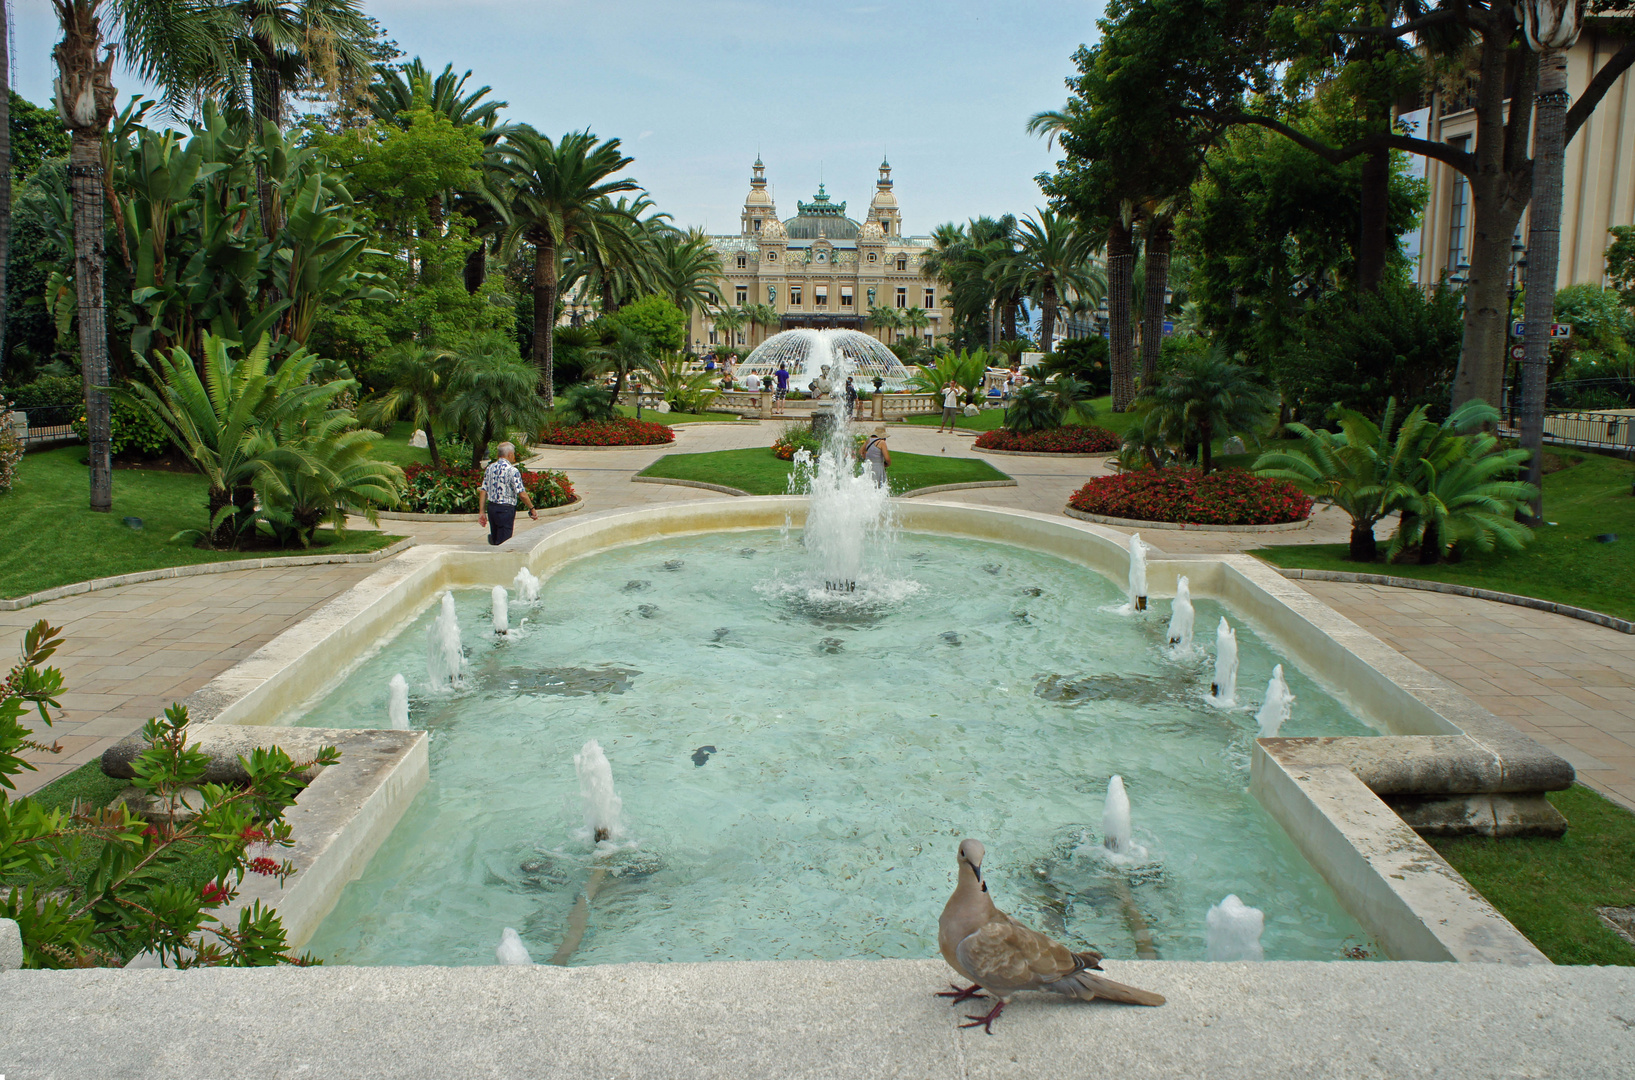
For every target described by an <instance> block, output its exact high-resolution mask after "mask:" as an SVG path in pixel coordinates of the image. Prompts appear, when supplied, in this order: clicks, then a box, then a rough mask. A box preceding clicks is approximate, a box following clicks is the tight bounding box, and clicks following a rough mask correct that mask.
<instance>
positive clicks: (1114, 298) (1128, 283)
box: [1107, 218, 1135, 412]
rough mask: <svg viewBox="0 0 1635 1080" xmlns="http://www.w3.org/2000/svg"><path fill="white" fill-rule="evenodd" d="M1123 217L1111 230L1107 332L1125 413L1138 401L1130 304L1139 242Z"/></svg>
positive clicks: (1119, 407) (1119, 406)
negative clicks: (1131, 335) (1131, 403)
mask: <svg viewBox="0 0 1635 1080" xmlns="http://www.w3.org/2000/svg"><path fill="white" fill-rule="evenodd" d="M1132 231H1133V230H1132V229H1131V227H1130V226H1129V225H1128V224H1126V223H1125V222H1124V221H1123V219H1122V218H1119V219H1115V220H1114V221H1113V224H1112V225H1111V227H1109V228H1108V230H1107V334H1108V342H1107V345H1108V352H1109V354H1110V357H1109V358H1110V360H1111V366H1112V376H1113V411H1114V412H1124V411H1125V410H1126V409H1128V408H1129V407H1130V402H1132V401H1134V400H1135V371H1134V366H1135V365H1134V360H1135V357H1134V356H1133V355H1132V353H1133V349H1132V345H1133V342H1132V341H1131V340H1130V306H1131V301H1132V293H1133V290H1134V288H1135V244H1134V238H1133V237H1132V235H1131V233H1132Z"/></svg>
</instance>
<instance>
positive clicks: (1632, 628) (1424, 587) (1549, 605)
mask: <svg viewBox="0 0 1635 1080" xmlns="http://www.w3.org/2000/svg"><path fill="white" fill-rule="evenodd" d="M1263 561H1264V560H1263ZM1266 565H1268V566H1271V567H1272V569H1273V570H1276V571H1277V572H1278V573H1279V574H1282V575H1283V576H1284V577H1286V578H1292V579H1293V580H1295V581H1338V582H1341V583H1342V584H1347V585H1385V586H1388V587H1390V588H1393V589H1419V590H1420V591H1421V592H1436V593H1446V594H1448V595H1451V596H1468V597H1471V598H1472V599H1475V600H1491V601H1493V602H1494V603H1495V604H1511V605H1513V606H1515V607H1524V608H1532V609H1533V610H1534V611H1548V612H1551V613H1553V614H1556V615H1565V616H1567V618H1569V619H1580V620H1582V621H1584V622H1587V623H1594V624H1595V625H1597V626H1605V627H1606V628H1607V629H1609V630H1616V631H1618V632H1619V633H1621V634H1635V622H1631V621H1630V620H1629V619H1620V618H1618V617H1617V616H1615V615H1608V614H1606V613H1605V612H1601V611H1595V610H1592V609H1590V608H1581V607H1574V606H1573V605H1572V604H1558V603H1556V602H1555V601H1554V600H1540V599H1539V598H1538V597H1536V596H1522V595H1521V594H1520V593H1508V592H1496V591H1494V590H1492V589H1478V588H1474V587H1473V586H1470V585H1455V584H1453V583H1451V582H1447V581H1425V580H1423V579H1421V578H1405V577H1393V576H1391V575H1390V574H1355V573H1352V572H1351V571H1349V570H1306V569H1303V568H1301V567H1297V566H1295V567H1283V566H1274V565H1273V564H1271V563H1267V564H1266Z"/></svg>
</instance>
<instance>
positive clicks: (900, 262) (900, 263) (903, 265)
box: [897, 255, 908, 273]
mask: <svg viewBox="0 0 1635 1080" xmlns="http://www.w3.org/2000/svg"><path fill="white" fill-rule="evenodd" d="M907 269H908V259H907V257H905V256H902V255H899V256H897V270H898V272H899V273H901V272H902V271H904V270H907Z"/></svg>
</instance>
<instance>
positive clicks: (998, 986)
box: [937, 840, 1164, 1035]
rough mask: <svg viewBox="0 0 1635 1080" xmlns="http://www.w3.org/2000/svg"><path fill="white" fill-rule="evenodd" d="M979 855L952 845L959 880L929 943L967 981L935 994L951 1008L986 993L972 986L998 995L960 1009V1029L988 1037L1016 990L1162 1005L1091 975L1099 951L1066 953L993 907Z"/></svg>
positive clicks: (974, 845) (976, 848)
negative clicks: (977, 1011)
mask: <svg viewBox="0 0 1635 1080" xmlns="http://www.w3.org/2000/svg"><path fill="white" fill-rule="evenodd" d="M982 856H983V847H982V844H981V842H980V841H977V840H964V841H961V842H960V845H959V884H957V885H956V886H954V895H953V896H950V897H949V898H948V904H947V906H946V907H944V908H943V909H942V919H941V920H940V921H939V922H938V924H937V946H938V947H939V948H940V949H941V950H942V958H943V959H944V960H946V961H948V966H949V967H951V968H953V969H954V970H955V971H957V972H959V974H960V975H961V976H963V977H964V978H965V979H966V980H968V981H969V982H970V983H971V985H970V986H967V987H965V988H964V989H963V990H962V989H960V987H959V986H957V985H955V986H953V987H951V989H950V990H947V991H944V992H942V993H940V994H938V995H937V996H938V997H949V998H953V999H954V1000H953V1002H952V1004H955V1005H957V1004H959V1003H960V1002H962V1001H969V1000H971V999H972V998H986V997H987V995H986V994H981V993H978V992H977V991H979V990H987V991H989V992H990V993H992V994H993V995H994V997H996V998H998V1003H997V1004H996V1005H994V1007H993V1009H992V1010H990V1011H989V1012H988V1013H986V1014H984V1015H981V1016H973V1015H971V1014H966V1019H968V1020H970V1021H971V1022H970V1023H968V1024H961V1025H960V1027H962V1028H968V1027H980V1028H982V1029H983V1030H984V1031H986V1032H987V1033H988V1034H989V1035H992V1034H993V1022H994V1021H995V1020H997V1019H999V1013H1000V1012H1001V1010H1003V1009H1004V1008H1005V1006H1006V1005H1007V1004H1009V1003H1010V998H1011V995H1013V994H1015V993H1016V992H1017V991H1019V990H1048V991H1050V992H1051V993H1054V994H1065V995H1066V996H1067V997H1071V998H1078V999H1079V1000H1080V1001H1090V1000H1093V999H1095V998H1105V999H1107V1000H1108V1001H1122V1002H1125V1003H1127V1004H1130V1005H1162V1004H1163V1003H1164V998H1163V995H1161V994H1155V993H1152V992H1151V991H1148V990H1138V989H1136V988H1135V987H1133V986H1125V985H1124V984H1123V983H1116V982H1113V981H1112V980H1111V979H1105V978H1103V977H1101V976H1100V975H1095V974H1092V972H1094V971H1100V970H1101V954H1100V953H1098V952H1094V951H1089V950H1087V951H1085V952H1073V951H1072V950H1071V949H1069V948H1068V947H1067V946H1066V945H1063V944H1061V943H1059V942H1056V941H1052V940H1051V939H1050V938H1048V937H1046V936H1045V935H1043V934H1041V933H1039V932H1038V931H1037V930H1032V929H1030V928H1028V927H1026V926H1023V925H1022V924H1021V923H1019V922H1017V921H1016V920H1015V919H1013V918H1011V917H1010V916H1009V915H1006V914H1005V913H1004V912H1003V911H1000V910H999V909H998V908H997V907H995V906H994V902H993V898H992V897H991V896H989V895H988V885H987V882H985V881H983V880H982Z"/></svg>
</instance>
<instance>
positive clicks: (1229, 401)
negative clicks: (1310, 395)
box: [1137, 354, 1275, 475]
mask: <svg viewBox="0 0 1635 1080" xmlns="http://www.w3.org/2000/svg"><path fill="white" fill-rule="evenodd" d="M1137 405H1138V407H1140V406H1145V407H1146V409H1147V416H1146V419H1145V420H1144V421H1143V423H1144V424H1145V425H1146V427H1147V429H1148V433H1149V440H1152V439H1162V440H1163V441H1164V442H1166V443H1169V444H1174V445H1179V446H1180V447H1181V453H1182V457H1183V458H1186V459H1187V460H1191V458H1192V455H1193V451H1194V449H1199V450H1201V457H1200V459H1199V461H1200V465H1201V466H1202V468H1203V471H1204V474H1205V475H1208V474H1209V473H1210V472H1211V471H1212V470H1213V469H1214V466H1215V463H1214V452H1213V443H1214V440H1215V436H1217V435H1229V434H1231V433H1233V432H1241V431H1250V432H1252V431H1255V430H1256V429H1258V428H1260V427H1261V426H1262V425H1264V424H1265V423H1266V422H1267V421H1269V420H1270V419H1271V416H1272V410H1273V408H1274V405H1275V402H1274V399H1273V396H1272V394H1271V393H1270V392H1269V391H1267V390H1266V389H1265V388H1264V387H1262V386H1260V385H1259V384H1257V383H1256V382H1254V380H1252V379H1251V378H1250V377H1249V373H1248V372H1247V371H1245V370H1244V369H1243V367H1241V366H1240V365H1238V364H1234V363H1232V362H1231V361H1229V360H1227V359H1225V358H1224V357H1221V356H1218V355H1213V354H1211V355H1204V356H1193V357H1189V358H1187V359H1186V360H1185V361H1183V362H1182V364H1181V365H1180V366H1179V367H1177V368H1176V369H1175V370H1174V371H1173V372H1171V373H1170V375H1169V377H1168V378H1166V379H1165V380H1164V381H1163V382H1162V383H1160V384H1159V385H1158V386H1156V387H1154V388H1153V390H1152V391H1151V392H1150V393H1148V394H1145V395H1143V397H1142V399H1141V400H1140V401H1138V402H1137Z"/></svg>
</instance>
